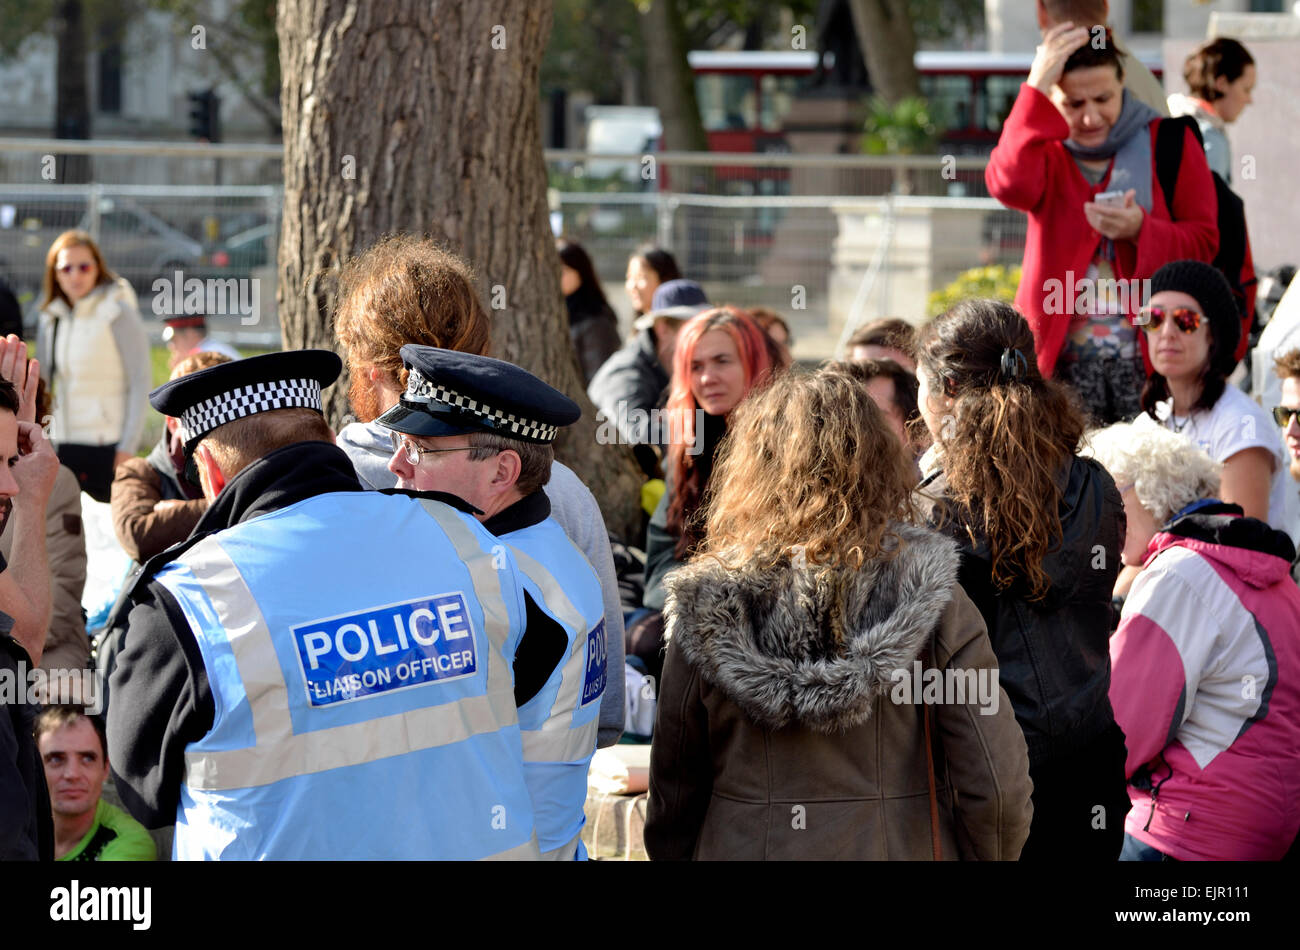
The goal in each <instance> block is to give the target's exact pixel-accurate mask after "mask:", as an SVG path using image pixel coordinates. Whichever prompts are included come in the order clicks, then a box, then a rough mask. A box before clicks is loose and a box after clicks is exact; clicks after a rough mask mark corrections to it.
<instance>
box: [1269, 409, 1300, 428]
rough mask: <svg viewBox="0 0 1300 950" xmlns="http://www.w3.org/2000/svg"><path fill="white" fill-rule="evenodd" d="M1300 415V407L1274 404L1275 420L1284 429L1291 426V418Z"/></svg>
mask: <svg viewBox="0 0 1300 950" xmlns="http://www.w3.org/2000/svg"><path fill="white" fill-rule="evenodd" d="M1296 416H1300V408H1295V409H1293V408H1291V407H1290V406H1274V407H1273V421H1275V422H1276V423H1277V424H1278V425H1280V426H1281V427H1282V428H1283V429H1289V428H1291V420H1292V419H1294V418H1295V417H1296Z"/></svg>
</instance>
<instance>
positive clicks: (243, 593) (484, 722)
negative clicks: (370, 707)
mask: <svg viewBox="0 0 1300 950" xmlns="http://www.w3.org/2000/svg"><path fill="white" fill-rule="evenodd" d="M423 507H424V509H425V511H427V512H428V513H429V514H430V515H431V516H432V517H433V518H434V520H435V521H437V522H438V524H439V526H440V527H441V528H442V529H443V530H444V531H445V532H446V533H447V536H448V537H449V538H450V539H451V542H452V544H453V546H454V547H455V549H456V554H457V556H458V557H459V558H460V559H461V561H462V562H463V563H464V564H465V565H466V567H467V568H468V569H469V571H470V575H471V578H472V580H473V584H474V587H475V595H476V596H477V598H478V602H479V604H480V606H481V608H482V610H483V616H484V622H485V627H486V633H487V638H488V642H489V643H490V644H491V647H492V653H493V655H492V656H491V657H490V658H489V662H488V683H487V694H486V695H484V696H474V697H469V698H466V699H463V700H461V701H460V702H459V703H458V715H456V716H449V715H447V712H446V710H445V709H443V708H441V707H438V706H429V707H423V708H419V709H413V710H409V711H406V712H403V713H401V714H399V715H396V716H388V717H384V718H380V719H373V720H368V721H365V722H358V723H353V724H350V725H344V726H336V727H333V728H329V729H317V730H313V731H310V732H303V733H299V734H296V735H295V734H294V732H293V724H292V722H291V720H290V716H289V710H288V707H287V704H286V703H285V698H284V695H283V690H284V683H283V679H282V674H281V670H280V664H279V659H278V657H277V655H276V652H275V647H274V645H273V643H272V640H271V634H270V631H269V630H268V629H267V625H266V621H265V619H264V618H263V616H262V612H261V610H260V609H259V608H258V605H257V602H256V600H255V599H254V598H253V595H252V593H251V592H250V591H249V589H248V587H247V585H245V583H244V580H243V578H242V577H241V576H240V573H239V570H238V568H236V566H235V565H234V563H233V562H232V561H231V560H230V558H229V557H227V556H226V553H225V552H224V551H223V550H222V549H221V547H220V545H219V543H218V542H217V540H216V539H209V540H208V541H204V542H201V543H200V544H198V545H196V546H195V547H194V548H191V549H190V550H189V551H187V552H186V553H185V554H184V555H183V556H182V557H181V558H180V560H179V561H178V562H177V564H178V565H184V566H185V567H188V568H189V572H190V573H191V575H192V577H193V580H194V581H195V582H197V584H198V585H199V586H200V587H201V589H202V590H203V591H204V592H205V593H206V594H207V597H206V598H204V599H205V600H207V601H208V602H209V603H211V605H212V608H213V609H214V610H215V611H216V616H215V617H213V618H201V617H199V616H191V622H192V623H194V622H195V621H198V622H199V623H202V622H204V620H205V619H206V620H207V621H208V622H211V621H212V620H215V621H216V623H217V624H219V625H220V627H221V628H222V629H224V630H225V633H226V638H227V640H228V641H229V643H230V648H231V651H232V653H233V654H234V657H235V663H236V665H237V667H238V669H239V677H240V679H241V681H242V682H243V684H244V689H245V692H246V694H247V696H248V704H249V707H250V709H251V712H252V720H253V729H254V732H255V733H256V736H257V745H256V746H254V747H249V748H242V749H226V750H217V749H207V750H203V751H187V752H186V754H185V760H186V778H185V782H186V784H187V785H189V786H190V787H191V788H194V789H206V790H219V789H233V788H250V787H253V786H257V785H267V784H270V783H271V782H276V781H279V780H281V779H285V778H289V777H291V776H295V775H305V774H309V773H312V772H322V771H325V770H327V769H335V768H342V767H346V766H350V765H358V764H361V763H363V762H369V761H374V760H375V759H380V758H386V757H388V756H395V755H403V754H405V753H407V752H413V751H416V750H419V749H430V748H435V747H437V746H442V745H450V744H451V743H454V742H460V741H462V740H464V739H467V738H469V737H470V736H474V735H479V734H482V733H486V732H494V731H496V730H497V729H499V728H501V724H502V723H503V722H508V721H510V720H512V719H514V718H516V713H515V710H514V687H513V676H512V672H511V669H510V666H509V664H507V663H506V662H505V660H504V658H503V657H502V656H501V652H502V647H503V645H504V644H505V642H506V640H507V638H508V635H509V617H508V615H507V612H506V608H505V605H504V603H503V602H502V601H501V596H500V593H499V592H498V591H499V587H498V585H499V579H498V578H497V577H496V572H495V571H494V570H493V567H492V558H491V556H490V555H485V554H484V553H483V551H482V550H481V549H480V548H479V547H478V544H477V542H476V541H475V540H474V538H473V537H472V536H471V535H470V533H469V531H468V530H467V529H466V527H465V525H464V524H463V523H462V522H461V521H459V520H458V519H457V517H456V516H455V515H454V514H453V513H452V511H451V509H449V508H447V507H446V506H444V505H441V504H438V503H435V502H426V503H424V504H423ZM158 580H159V581H160V582H162V583H163V584H164V586H166V587H168V588H169V589H170V590H171V591H172V593H173V594H174V595H176V598H177V600H178V601H179V602H181V604H182V607H184V608H186V610H187V613H190V612H191V611H192V610H193V609H194V608H195V606H196V604H198V603H201V601H199V600H198V599H197V598H195V597H194V596H192V595H191V594H190V593H189V592H187V590H186V586H187V585H186V583H185V580H184V578H183V576H182V575H179V574H177V573H169V574H160V575H159V577H158ZM200 609H201V608H200Z"/></svg>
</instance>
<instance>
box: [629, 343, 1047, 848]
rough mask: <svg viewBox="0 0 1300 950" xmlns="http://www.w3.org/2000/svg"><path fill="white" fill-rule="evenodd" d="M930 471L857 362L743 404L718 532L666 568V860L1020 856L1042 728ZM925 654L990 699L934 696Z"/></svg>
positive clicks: (654, 768)
mask: <svg viewBox="0 0 1300 950" xmlns="http://www.w3.org/2000/svg"><path fill="white" fill-rule="evenodd" d="M911 484H912V472H911V469H910V466H909V465H908V463H907V461H906V460H905V459H904V457H903V455H902V453H901V452H899V450H898V442H897V439H896V438H895V436H894V434H893V433H892V432H890V431H889V428H888V426H887V424H886V423H885V420H884V417H883V416H882V414H881V412H880V410H879V409H878V408H877V407H876V404H875V402H874V401H873V399H872V397H871V394H870V393H869V392H868V390H867V388H866V387H865V386H864V385H863V384H862V381H861V380H860V379H859V378H857V377H856V376H855V375H854V374H853V373H850V372H845V371H844V370H843V368H840V367H835V366H832V367H828V368H826V369H823V370H820V371H819V372H817V373H815V374H782V375H781V376H780V377H778V378H777V379H776V380H774V381H773V383H772V385H771V386H770V387H767V388H766V389H764V390H763V391H761V392H757V393H754V394H753V395H751V396H750V397H749V398H748V399H746V400H745V401H744V402H743V403H741V404H740V406H738V407H737V409H736V410H735V412H734V413H732V416H731V434H730V435H729V436H728V439H727V442H726V444H725V445H724V447H723V449H722V452H721V454H720V457H719V460H718V463H717V468H716V469H715V471H714V476H713V485H714V488H713V489H712V491H711V493H710V494H711V497H712V501H711V502H710V504H709V511H708V524H707V532H706V533H705V536H704V540H703V545H702V547H701V548H700V549H699V552H698V553H697V555H696V556H695V557H694V558H693V559H692V560H691V562H690V563H689V564H687V565H686V566H684V567H682V568H680V569H679V570H677V571H676V572H674V573H673V574H672V575H671V576H670V577H669V578H668V579H667V582H666V584H667V587H668V591H669V596H668V605H667V607H666V609H665V616H666V617H667V619H668V636H669V645H668V654H667V658H666V660H665V663H664V670H663V677H662V688H661V690H660V695H659V714H658V720H657V722H656V724H655V735H654V743H653V745H652V747H651V750H650V793H649V804H648V806H647V809H646V825H645V842H646V851H647V852H648V853H649V855H650V857H651V858H652V859H656V860H665V859H668V860H672V859H677V860H686V859H695V860H793V859H822V860H826V859H850V860H913V861H915V860H931V859H935V858H942V859H945V860H952V859H955V858H961V859H974V860H1011V861H1014V860H1015V859H1016V857H1017V856H1018V855H1019V853H1020V848H1021V845H1022V844H1023V843H1024V840H1025V834H1026V833H1027V831H1028V827H1029V813H1030V809H1029V791H1030V790H1029V780H1028V761H1027V757H1026V754H1025V744H1024V737H1023V736H1022V735H1021V733H1020V730H1019V728H1017V726H1016V724H1015V718H1014V714H1013V712H1012V710H1011V708H1010V707H1011V704H1010V702H1009V701H1008V700H1007V696H1006V693H1005V692H1003V691H1002V689H1000V688H999V686H998V683H997V678H998V674H997V665H996V660H995V659H994V656H993V651H992V650H991V648H990V646H989V641H988V637H987V635H986V634H985V632H984V624H983V622H982V621H981V620H980V617H979V613H978V611H976V609H975V608H974V606H973V605H972V604H971V602H970V600H969V598H967V597H966V595H965V594H963V593H962V591H961V588H960V587H959V586H958V584H957V583H956V579H957V569H958V557H959V556H958V552H957V548H956V546H955V545H954V544H953V543H952V542H951V541H950V540H948V539H946V538H943V537H941V536H940V535H938V534H937V533H935V532H933V531H930V530H928V529H926V528H922V527H919V526H918V525H916V524H914V523H913V521H914V517H915V516H914V511H913V507H912V504H911V500H910V488H911ZM922 668H924V669H925V677H924V678H925V679H926V680H927V681H930V682H932V681H934V679H935V674H941V678H942V679H944V680H946V681H951V680H952V679H953V676H952V674H960V675H962V676H963V677H965V678H966V680H965V681H966V682H973V681H978V682H980V683H982V684H983V687H982V689H983V692H982V693H981V694H980V695H981V696H982V699H981V698H977V696H976V692H977V691H976V690H970V691H964V692H962V693H961V695H960V696H958V695H956V693H955V691H954V693H953V694H947V693H945V695H944V696H943V697H942V698H941V699H940V700H939V701H938V702H935V700H936V699H938V697H933V696H931V697H929V698H928V699H927V697H926V696H924V695H918V694H917V692H916V691H915V690H913V689H912V685H913V684H914V682H915V681H916V679H915V678H920V677H921V676H922V674H921V670H922ZM926 702H935V705H933V706H926V705H925V703H926Z"/></svg>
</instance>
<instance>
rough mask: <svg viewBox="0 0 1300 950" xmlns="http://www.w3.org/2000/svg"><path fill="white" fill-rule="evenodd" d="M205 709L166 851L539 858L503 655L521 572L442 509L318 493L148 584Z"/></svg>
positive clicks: (516, 626)
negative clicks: (198, 664)
mask: <svg viewBox="0 0 1300 950" xmlns="http://www.w3.org/2000/svg"><path fill="white" fill-rule="evenodd" d="M155 580H156V581H157V582H158V583H159V584H161V585H162V586H163V587H165V588H166V589H167V590H168V591H169V592H170V593H171V594H172V596H174V597H175V599H176V601H177V603H178V604H179V605H180V607H181V610H182V611H183V612H184V615H185V618H186V620H187V621H188V623H189V627H190V630H191V631H192V633H193V635H194V637H195V638H196V639H197V641H198V644H199V648H200V650H201V651H202V655H203V663H204V667H205V668H206V671H207V676H208V682H209V684H210V686H211V689H212V695H213V700H214V704H215V708H216V714H215V720H214V722H213V725H212V729H211V730H210V731H209V732H208V733H207V735H205V736H204V737H203V738H202V739H200V740H199V741H198V742H194V743H191V744H190V745H189V746H187V747H186V752H185V777H184V782H183V786H182V789H181V798H180V806H179V808H178V813H177V821H176V837H175V845H174V856H175V857H176V858H177V859H194V858H234V859H253V858H290V859H360V860H365V859H477V858H488V857H506V858H529V857H533V858H535V857H537V856H538V855H539V849H538V844H537V839H536V835H535V834H534V821H533V808H532V803H531V800H530V798H529V795H528V789H527V784H526V782H525V780H524V766H523V756H522V747H521V738H520V732H519V719H518V715H517V711H516V708H515V701H514V677H513V669H512V665H513V661H514V654H515V650H516V648H517V646H518V643H519V640H520V637H521V636H522V634H523V625H524V623H525V611H524V605H523V594H522V592H521V580H522V579H521V577H520V576H519V573H518V570H517V567H516V565H515V563H514V559H513V557H512V556H511V555H510V553H509V552H508V550H506V546H505V545H503V544H501V543H500V542H498V541H497V540H496V539H495V538H493V536H492V535H490V534H489V533H488V532H487V531H485V530H484V529H483V527H482V526H481V525H480V524H479V523H478V522H477V521H475V520H474V519H473V518H471V517H469V516H468V515H465V514H463V513H461V512H458V511H456V510H455V509H453V508H451V507H448V506H447V505H444V504H442V503H440V502H434V501H427V500H425V501H415V500H412V499H410V498H405V497H394V496H388V495H381V494H377V493H374V492H364V493H363V492H356V493H335V494H326V495H318V496H316V497H313V498H309V499H307V500H305V501H302V502H299V503H297V504H294V505H291V506H289V507H287V508H283V509H280V510H278V511H275V512H272V513H269V514H266V515H263V516H260V517H257V518H255V519H253V520H250V521H247V522H244V523H242V524H238V525H235V526H234V527H232V528H229V529H227V530H225V531H222V532H220V533H218V534H216V535H213V536H211V537H209V538H206V539H204V540H203V541H200V542H199V543H197V544H195V545H194V546H193V547H191V548H190V549H189V550H188V551H186V552H185V553H184V554H182V555H181V556H180V557H179V558H177V560H176V561H175V562H173V563H172V564H170V565H168V566H167V567H166V568H164V569H163V570H162V571H160V572H159V573H158V575H157V576H156V578H155Z"/></svg>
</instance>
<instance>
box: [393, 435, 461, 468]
mask: <svg viewBox="0 0 1300 950" xmlns="http://www.w3.org/2000/svg"><path fill="white" fill-rule="evenodd" d="M388 438H389V441H391V442H392V443H393V451H394V452H396V451H397V450H398V449H401V450H402V454H403V455H404V456H405V457H406V460H407V461H408V462H410V463H411V464H412V465H419V464H420V459H422V458H423V457H424V456H425V455H428V454H430V453H436V452H464V451H465V450H467V449H473V448H477V446H473V445H456V446H452V447H451V448H449V449H430V448H426V447H425V446H423V445H416V444H415V443H414V442H412V441H411V440H410V439H408V438H406V436H404V435H401V434H400V433H398V432H396V431H395V430H393V429H389V430H388Z"/></svg>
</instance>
